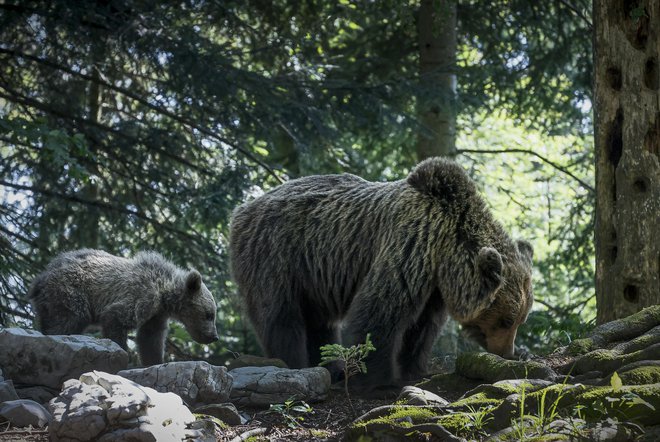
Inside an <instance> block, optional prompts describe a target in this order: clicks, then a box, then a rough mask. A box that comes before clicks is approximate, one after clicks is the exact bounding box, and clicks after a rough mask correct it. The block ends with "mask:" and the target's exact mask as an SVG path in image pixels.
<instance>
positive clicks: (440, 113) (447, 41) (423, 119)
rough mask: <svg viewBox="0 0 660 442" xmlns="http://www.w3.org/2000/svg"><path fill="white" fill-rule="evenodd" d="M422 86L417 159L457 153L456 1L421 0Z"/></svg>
mask: <svg viewBox="0 0 660 442" xmlns="http://www.w3.org/2000/svg"><path fill="white" fill-rule="evenodd" d="M417 34H418V40H419V41H418V43H419V72H420V81H421V83H422V88H421V89H422V90H423V91H424V92H423V93H422V94H420V96H419V97H418V103H417V109H418V113H419V120H420V123H421V128H420V131H419V135H418V137H417V159H418V160H420V161H421V160H423V159H424V158H428V157H431V156H454V155H456V71H455V68H456V1H455V0H440V1H437V0H422V2H421V4H420V7H419V15H418V17H417Z"/></svg>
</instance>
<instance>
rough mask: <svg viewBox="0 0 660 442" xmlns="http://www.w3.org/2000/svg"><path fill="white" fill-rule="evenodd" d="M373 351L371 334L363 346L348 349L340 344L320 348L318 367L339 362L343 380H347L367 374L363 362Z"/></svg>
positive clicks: (352, 346) (374, 348) (358, 345)
mask: <svg viewBox="0 0 660 442" xmlns="http://www.w3.org/2000/svg"><path fill="white" fill-rule="evenodd" d="M375 350H376V347H374V345H373V343H372V342H371V334H369V333H367V337H366V339H365V341H364V344H357V345H351V346H350V347H344V346H343V345H341V344H327V345H323V346H321V364H320V365H326V364H329V363H331V362H334V361H339V362H340V363H341V364H342V367H343V370H344V375H345V378H346V379H347V380H348V379H349V378H351V377H352V376H354V375H356V374H359V373H366V372H367V366H366V365H365V363H364V360H365V359H366V357H367V356H368V355H369V353H371V352H372V351H375Z"/></svg>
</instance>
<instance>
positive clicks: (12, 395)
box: [0, 381, 20, 403]
mask: <svg viewBox="0 0 660 442" xmlns="http://www.w3.org/2000/svg"><path fill="white" fill-rule="evenodd" d="M16 399H20V398H19V397H18V394H17V393H16V390H15V389H14V383H13V382H12V381H1V382H0V403H1V402H6V401H15V400H16Z"/></svg>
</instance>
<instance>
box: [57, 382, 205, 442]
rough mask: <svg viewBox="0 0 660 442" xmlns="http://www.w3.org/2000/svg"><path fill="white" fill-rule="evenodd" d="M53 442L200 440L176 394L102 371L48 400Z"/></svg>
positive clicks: (188, 413) (191, 415) (190, 415)
mask: <svg viewBox="0 0 660 442" xmlns="http://www.w3.org/2000/svg"><path fill="white" fill-rule="evenodd" d="M49 408H50V410H51V412H52V414H53V420H52V422H51V424H50V425H49V427H48V430H49V433H50V437H51V440H52V441H55V442H56V441H70V440H97V441H99V442H110V441H126V442H129V441H130V442H135V441H154V442H155V441H175V440H187V439H191V438H201V437H202V435H201V434H200V433H199V431H196V430H191V429H188V428H187V426H188V424H191V423H192V422H193V421H194V420H195V417H194V416H193V414H192V413H191V412H190V410H188V409H187V408H186V407H185V406H184V405H183V402H182V401H181V398H180V397H178V396H177V395H175V394H174V393H159V392H157V391H156V390H154V389H152V388H149V387H143V386H141V385H138V384H136V383H135V382H133V381H130V380H128V379H125V378H122V377H120V376H117V375H111V374H108V373H103V372H99V371H94V372H91V373H85V374H83V375H81V376H80V380H75V379H71V380H69V381H67V382H65V384H64V387H63V390H62V392H61V393H60V395H59V396H58V397H56V398H54V399H53V400H52V401H50V404H49Z"/></svg>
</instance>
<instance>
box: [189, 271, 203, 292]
mask: <svg viewBox="0 0 660 442" xmlns="http://www.w3.org/2000/svg"><path fill="white" fill-rule="evenodd" d="M201 288H202V275H200V274H199V272H198V271H197V270H191V271H190V272H188V275H187V276H186V290H188V293H197V292H198V291H199V289H201Z"/></svg>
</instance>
